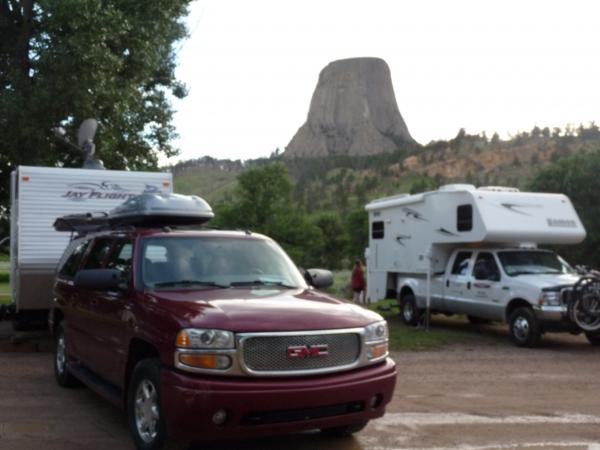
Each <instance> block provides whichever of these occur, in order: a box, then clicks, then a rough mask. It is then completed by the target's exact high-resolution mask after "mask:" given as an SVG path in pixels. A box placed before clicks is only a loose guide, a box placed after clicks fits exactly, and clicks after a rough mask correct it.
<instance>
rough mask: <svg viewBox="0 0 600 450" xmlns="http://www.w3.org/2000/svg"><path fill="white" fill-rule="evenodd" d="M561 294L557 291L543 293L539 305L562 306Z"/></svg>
mask: <svg viewBox="0 0 600 450" xmlns="http://www.w3.org/2000/svg"><path fill="white" fill-rule="evenodd" d="M560 300H561V299H560V292H557V291H546V292H542V295H540V299H539V301H538V303H539V304H540V305H548V306H560Z"/></svg>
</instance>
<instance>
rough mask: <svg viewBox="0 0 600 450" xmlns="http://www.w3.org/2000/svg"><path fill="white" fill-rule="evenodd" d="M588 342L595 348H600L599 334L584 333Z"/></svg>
mask: <svg viewBox="0 0 600 450" xmlns="http://www.w3.org/2000/svg"><path fill="white" fill-rule="evenodd" d="M585 337H586V338H587V340H588V342H589V343H590V344H592V345H593V346H595V347H598V346H600V333H589V332H587V333H585Z"/></svg>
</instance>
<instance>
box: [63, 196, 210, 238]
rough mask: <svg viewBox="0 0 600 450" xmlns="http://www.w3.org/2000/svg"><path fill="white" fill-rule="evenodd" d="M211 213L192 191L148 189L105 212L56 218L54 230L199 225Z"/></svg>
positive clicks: (81, 230) (88, 230)
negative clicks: (156, 190) (167, 191)
mask: <svg viewBox="0 0 600 450" xmlns="http://www.w3.org/2000/svg"><path fill="white" fill-rule="evenodd" d="M213 217H214V213H213V211H212V208H211V207H210V205H209V204H208V203H207V202H206V201H204V200H203V199H201V198H200V197H197V196H195V195H180V194H164V193H150V192H146V193H144V194H141V195H138V196H135V197H132V198H130V199H129V200H127V201H126V202H125V203H123V204H121V205H120V206H117V207H116V208H114V209H113V210H112V211H110V212H109V213H108V214H106V213H96V214H91V213H86V214H73V215H69V216H63V217H59V218H58V219H56V221H55V222H54V228H55V229H56V231H71V232H77V233H79V234H86V233H90V232H94V231H100V230H106V229H115V228H119V227H123V226H142V227H143V226H157V227H165V226H189V225H201V224H203V223H206V222H208V221H209V220H210V219H212V218H213Z"/></svg>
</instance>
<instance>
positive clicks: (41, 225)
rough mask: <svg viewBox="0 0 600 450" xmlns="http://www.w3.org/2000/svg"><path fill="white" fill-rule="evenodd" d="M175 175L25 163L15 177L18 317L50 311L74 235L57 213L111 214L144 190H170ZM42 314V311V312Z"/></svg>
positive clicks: (13, 212) (13, 211)
mask: <svg viewBox="0 0 600 450" xmlns="http://www.w3.org/2000/svg"><path fill="white" fill-rule="evenodd" d="M172 189H173V179H172V174H170V173H161V172H129V171H118V170H93V169H65V168H55V167H30V166H20V167H18V168H17V169H16V170H14V171H13V173H12V178H11V230H10V267H11V289H12V298H13V304H14V307H15V310H16V312H17V313H18V317H22V318H26V317H27V316H28V313H29V316H35V315H36V313H41V315H42V316H43V314H45V312H46V311H47V309H48V308H49V307H50V305H51V302H52V286H53V281H54V271H55V268H56V264H57V262H58V260H59V259H60V257H61V255H62V254H63V252H64V250H65V248H66V247H67V244H68V243H69V234H68V233H60V232H57V231H56V230H55V229H54V228H53V224H54V221H55V220H56V218H57V217H60V216H64V215H68V214H78V213H81V214H83V213H87V212H90V211H98V212H105V211H109V210H111V209H113V208H115V207H116V206H119V205H121V204H122V203H123V202H124V201H125V200H127V199H129V198H131V197H133V196H136V195H139V194H141V193H143V192H164V193H170V192H172ZM38 315H40V314H38Z"/></svg>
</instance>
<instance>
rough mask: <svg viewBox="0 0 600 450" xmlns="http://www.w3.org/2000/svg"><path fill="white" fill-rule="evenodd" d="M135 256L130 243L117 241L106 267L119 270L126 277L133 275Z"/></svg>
mask: <svg viewBox="0 0 600 450" xmlns="http://www.w3.org/2000/svg"><path fill="white" fill-rule="evenodd" d="M132 255H133V244H132V243H131V242H130V241H126V240H123V241H117V244H116V245H115V249H114V251H113V252H112V254H111V256H110V258H109V259H108V262H107V263H106V267H107V268H108V269H117V270H119V271H120V272H121V273H122V274H123V276H124V277H128V276H129V274H130V273H131V257H132Z"/></svg>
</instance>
